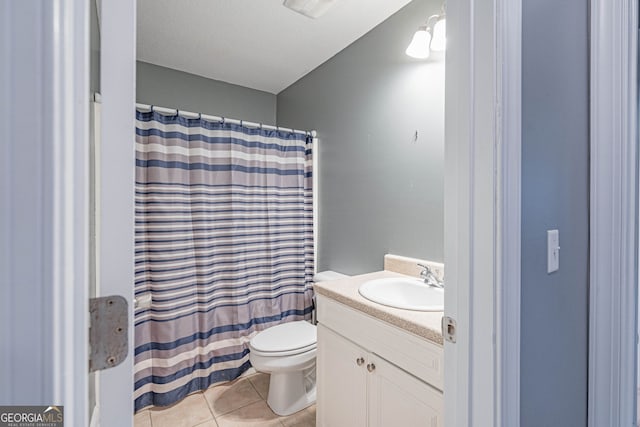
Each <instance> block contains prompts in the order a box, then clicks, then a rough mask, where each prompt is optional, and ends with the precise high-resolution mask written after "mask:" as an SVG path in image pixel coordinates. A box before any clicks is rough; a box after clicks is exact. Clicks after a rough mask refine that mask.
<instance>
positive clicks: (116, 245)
mask: <svg viewBox="0 0 640 427" xmlns="http://www.w3.org/2000/svg"><path fill="white" fill-rule="evenodd" d="M98 7H99V12H98V13H99V18H100V31H101V35H100V44H101V46H100V92H101V103H102V106H101V109H102V117H101V123H100V127H101V138H100V174H101V178H100V180H99V181H100V189H99V193H100V194H99V197H100V207H101V214H100V221H99V224H100V225H99V226H100V240H99V249H98V253H99V256H100V277H99V283H100V292H101V294H102V295H104V296H107V295H120V296H122V297H124V298H125V299H126V300H127V303H128V308H129V310H128V312H129V313H128V325H129V330H128V332H129V336H128V339H129V351H128V355H127V357H126V359H125V360H124V361H123V362H122V363H121V364H120V365H118V366H115V367H113V368H109V369H106V370H104V371H101V372H100V381H99V388H100V389H99V391H98V393H97V394H98V401H97V413H98V414H99V416H100V420H99V423H98V425H101V426H102V427H130V426H132V424H133V409H134V399H133V387H134V384H133V378H134V348H135V336H134V323H133V319H134V310H135V309H134V305H135V302H134V286H133V284H134V259H135V254H134V246H135V220H134V218H135V205H134V200H135V192H134V182H135V111H136V2H135V1H130V0H117V1H116V0H112V1H99V2H98Z"/></svg>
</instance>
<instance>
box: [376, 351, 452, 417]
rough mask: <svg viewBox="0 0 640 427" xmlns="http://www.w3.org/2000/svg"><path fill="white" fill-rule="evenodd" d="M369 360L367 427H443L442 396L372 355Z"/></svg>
mask: <svg viewBox="0 0 640 427" xmlns="http://www.w3.org/2000/svg"><path fill="white" fill-rule="evenodd" d="M369 360H370V361H369V362H367V367H368V369H370V370H371V372H370V373H369V374H368V376H369V427H393V426H402V427H441V426H442V425H443V422H442V410H443V398H442V393H440V392H439V391H437V390H436V389H434V388H432V387H431V386H429V385H428V384H426V383H424V382H422V381H420V380H418V379H417V378H415V377H414V376H412V375H410V374H408V373H406V372H405V371H403V370H402V369H400V368H398V367H396V366H394V365H392V364H391V363H389V362H386V361H385V360H383V359H381V358H379V357H377V356H375V355H370V356H369ZM369 363H372V364H373V365H374V366H375V367H373V366H370V365H369Z"/></svg>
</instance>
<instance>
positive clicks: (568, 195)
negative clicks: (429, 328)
mask: <svg viewBox="0 0 640 427" xmlns="http://www.w3.org/2000/svg"><path fill="white" fill-rule="evenodd" d="M551 10H552V11H553V13H549V11H551ZM587 16H588V2H585V1H582V0H567V1H562V2H557V1H553V0H524V1H523V13H522V17H523V40H522V61H523V63H522V69H523V72H522V107H523V110H522V325H521V331H522V336H521V339H522V344H521V385H520V387H521V400H520V401H521V425H522V427H529V426H530V427H543V426H563V427H571V426H585V425H587V354H588V348H587V338H588V292H589V290H588V268H589V263H588V261H589V259H588V255H589V253H588V247H589V216H588V215H589V193H588V191H589V62H588V58H589V56H588V54H589V38H588V36H589V34H588V20H587ZM541 23H543V25H541ZM554 228H558V229H559V230H560V246H561V248H562V250H561V252H560V270H559V271H558V272H556V273H553V274H547V272H546V267H547V266H546V230H548V229H554Z"/></svg>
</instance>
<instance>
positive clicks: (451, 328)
mask: <svg viewBox="0 0 640 427" xmlns="http://www.w3.org/2000/svg"><path fill="white" fill-rule="evenodd" d="M442 337H443V338H444V339H445V341H449V342H451V343H455V342H456V320H455V319H452V318H451V317H449V316H444V317H443V318H442Z"/></svg>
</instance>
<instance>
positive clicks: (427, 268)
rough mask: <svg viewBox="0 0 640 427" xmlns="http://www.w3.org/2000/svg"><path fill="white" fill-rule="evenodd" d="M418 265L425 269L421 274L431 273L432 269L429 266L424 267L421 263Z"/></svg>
mask: <svg viewBox="0 0 640 427" xmlns="http://www.w3.org/2000/svg"><path fill="white" fill-rule="evenodd" d="M417 265H418V267H422V268H423V270H422V272H421V274H422V273H426V272H429V271H431V267H429V266H428V265H424V264H421V263H417Z"/></svg>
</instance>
